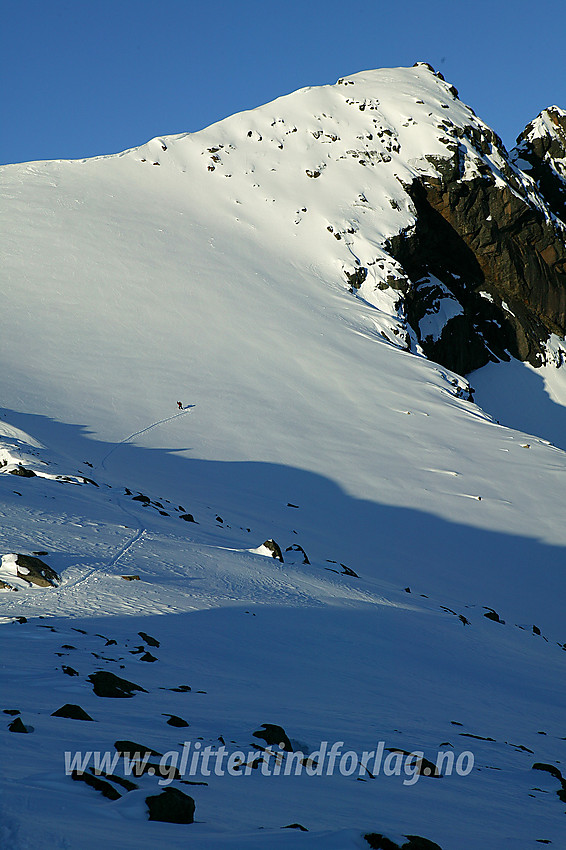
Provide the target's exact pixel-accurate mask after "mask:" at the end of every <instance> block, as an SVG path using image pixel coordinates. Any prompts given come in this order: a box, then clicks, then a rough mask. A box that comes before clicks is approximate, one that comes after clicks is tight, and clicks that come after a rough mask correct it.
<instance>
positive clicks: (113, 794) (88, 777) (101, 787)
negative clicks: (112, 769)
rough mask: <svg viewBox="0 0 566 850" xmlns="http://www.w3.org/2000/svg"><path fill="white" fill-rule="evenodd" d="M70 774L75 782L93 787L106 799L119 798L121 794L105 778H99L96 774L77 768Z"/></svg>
mask: <svg viewBox="0 0 566 850" xmlns="http://www.w3.org/2000/svg"><path fill="white" fill-rule="evenodd" d="M71 776H72V778H73V779H74V780H75V781H76V782H84V783H86V785H89V786H90V787H91V788H94V789H95V791H100V793H101V794H102V796H103V797H106V798H107V799H108V800H119V799H120V797H121V796H122V795H121V794H119V793H118V791H116V789H115V788H114V787H113V786H112V785H110V783H109V782H107V781H106V780H105V779H100V777H98V776H92V774H90V773H80V772H79V771H78V770H73V772H72V773H71Z"/></svg>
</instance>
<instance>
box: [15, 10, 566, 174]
mask: <svg viewBox="0 0 566 850" xmlns="http://www.w3.org/2000/svg"><path fill="white" fill-rule="evenodd" d="M0 33H1V36H0V84H1V94H0V121H1V124H0V163H8V162H22V161H27V160H37V159H67V158H82V157H87V156H95V155H97V154H106V153H115V152H118V151H121V150H124V149H126V148H129V147H135V146H137V145H140V144H142V143H143V142H145V141H147V140H148V139H150V138H153V137H154V136H158V135H168V134H173V133H181V132H185V131H192V130H198V129H201V128H202V127H205V126H207V125H208V124H211V123H213V122H215V121H218V120H220V119H221V118H224V117H225V116H227V115H230V114H232V113H234V112H239V111H240V110H242V109H249V108H253V107H254V106H258V105H259V104H261V103H266V102H267V101H270V100H273V99H274V98H276V97H278V96H280V95H282V94H287V93H288V92H291V91H294V90H295V89H297V88H301V87H303V86H308V85H319V84H324V83H334V82H336V80H337V79H338V78H339V77H341V76H345V75H347V74H351V73H355V72H356V71H361V70H367V69H369V68H382V67H394V66H399V65H412V64H413V63H414V62H415V61H417V60H425V61H428V62H430V63H431V64H432V65H433V66H434V67H435V68H436V69H437V70H440V71H442V73H443V74H444V76H445V77H446V79H447V80H449V81H450V82H451V83H453V84H454V85H455V86H456V87H457V88H458V89H459V91H460V97H461V98H462V100H464V101H465V102H466V103H468V104H470V106H472V107H473V108H474V110H475V111H476V112H477V113H478V115H480V116H481V117H482V118H483V119H484V120H485V121H487V123H488V124H491V126H492V127H494V129H495V130H496V131H497V132H498V133H499V135H500V136H502V138H503V141H504V142H505V144H506V145H507V146H508V147H509V146H512V145H513V143H514V140H515V137H516V136H517V134H518V133H519V132H520V131H521V130H522V129H523V127H524V125H525V124H526V123H527V122H528V121H529V120H531V119H532V118H534V117H535V115H537V114H538V112H540V110H541V109H543V108H544V107H545V106H549V105H551V104H553V103H556V104H557V105H559V106H562V107H566V60H565V58H564V56H565V53H566V47H565V45H566V2H565V0H538V2H533V0H514V2H513V3H510V2H508V0H493V2H486V0H475V2H469V3H466V2H458V0H422V1H421V0H390V2H382V0H365V2H352V0H326V1H325V2H322V0H311V2H309V0H304V2H298V0H285V2H275V3H272V2H270V0H263V2H259V0H241V2H237V0H234V2H227V1H226V0H218V2H214V3H204V2H195V0H169V2H157V0H155V2H148V0H135V2H134V0H111V1H110V0H97V2H90V0H89V2H87V0H67V1H66V2H64V0H18V2H16V0H10V2H8V0H0Z"/></svg>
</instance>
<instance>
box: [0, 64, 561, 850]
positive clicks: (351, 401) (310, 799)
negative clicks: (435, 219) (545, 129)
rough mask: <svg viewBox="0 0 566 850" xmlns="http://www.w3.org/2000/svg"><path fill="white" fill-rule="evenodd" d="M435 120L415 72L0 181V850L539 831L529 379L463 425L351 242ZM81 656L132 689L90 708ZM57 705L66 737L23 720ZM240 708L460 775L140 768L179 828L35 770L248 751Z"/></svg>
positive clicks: (543, 622)
mask: <svg viewBox="0 0 566 850" xmlns="http://www.w3.org/2000/svg"><path fill="white" fill-rule="evenodd" d="M446 119H450V121H451V122H453V124H454V125H458V126H461V125H463V124H466V123H471V124H473V125H474V126H484V125H482V124H481V121H480V119H478V118H476V117H475V116H474V115H473V113H472V112H471V110H469V108H468V107H466V106H465V105H463V104H462V103H461V102H460V101H458V100H456V99H455V98H454V96H453V95H452V94H451V92H450V90H449V87H448V84H446V83H444V82H442V81H441V80H440V79H439V78H438V77H436V76H435V75H434V74H433V73H431V72H430V71H429V70H428V69H427V68H426V67H425V66H423V65H420V66H418V67H416V68H412V69H393V70H385V71H372V72H366V73H362V74H356V75H353V76H352V77H349V78H344V80H343V81H341V82H339V83H338V84H337V85H335V86H325V87H321V88H313V89H303V90H301V91H299V92H296V93H294V94H292V95H289V96H287V97H285V98H281V99H279V100H277V101H275V102H273V103H271V104H267V105H265V106H262V107H260V108H259V109H257V110H253V111H250V112H246V113H242V114H239V115H235V116H233V117H231V118H228V119H226V120H225V121H222V122H220V123H219V124H216V125H214V126H212V127H210V128H208V129H206V130H203V131H201V132H199V133H194V134H186V135H181V136H174V137H163V138H159V139H154V140H152V141H151V142H148V143H147V144H146V145H143V146H142V147H140V148H136V149H133V150H130V151H126V152H124V153H123V154H120V155H118V156H112V157H99V158H96V159H93V160H85V161H80V162H79V161H76V162H41V163H29V164H25V165H18V166H15V165H14V166H6V167H4V168H2V169H0V189H1V192H2V197H3V198H4V199H5V200H4V202H3V203H2V205H1V207H0V215H1V227H2V232H3V239H2V243H1V245H0V252H1V254H2V261H1V268H2V275H3V281H4V282H5V283H4V284H3V331H2V346H3V369H2V372H1V375H0V389H1V396H0V397H1V399H2V403H3V405H4V407H3V408H2V410H1V412H0V429H1V430H0V441H1V447H0V448H1V451H2V452H3V453H4V454H3V455H2V458H3V459H5V460H6V461H7V463H6V466H5V467H4V468H3V470H2V471H3V472H5V473H6V474H2V475H0V512H1V518H2V527H1V529H0V551H1V552H6V553H24V554H33V553H34V552H36V553H37V552H42V553H44V554H41V556H40V557H42V558H43V559H44V560H45V561H46V563H48V564H49V566H50V567H52V568H53V569H54V570H56V571H57V573H58V574H59V575H60V576H61V582H60V584H59V586H58V587H56V588H34V589H29V588H27V589H26V588H24V587H22V588H20V589H18V590H17V591H16V592H13V591H6V592H3V593H2V594H1V598H0V604H1V613H2V617H3V622H2V623H1V624H0V639H1V640H2V656H1V657H2V668H3V669H2V674H1V675H2V686H1V688H2V690H1V693H2V703H3V704H2V706H0V709H2V710H3V711H18V712H20V715H17V716H19V717H20V718H21V721H22V722H23V723H24V725H25V726H26V727H27V728H28V730H29V731H30V734H21V733H20V734H16V733H14V732H12V731H10V730H9V728H8V726H9V724H11V723H12V722H13V720H14V718H15V717H16V715H14V714H12V715H10V714H0V717H4V722H3V723H1V724H0V739H1V743H2V747H3V748H4V751H5V753H6V758H5V760H4V765H5V767H4V768H3V771H2V776H1V779H0V783H1V785H2V790H1V796H0V808H1V809H2V819H1V820H0V842H3V844H2V846H5V847H7V848H10V850H12V848H13V850H23V849H24V848H30V847H34V848H35V847H42V848H46V850H50V848H54V850H59V848H71V850H74V848H84V850H90V849H91V848H93V850H94V848H99V847H100V845H101V844H102V843H104V844H105V845H106V846H107V847H109V848H129V847H132V848H133V847H136V848H140V847H142V848H143V847H153V846H155V845H156V844H158V845H159V844H161V845H163V846H167V847H171V848H181V847H186V846H187V845H188V844H190V846H192V847H198V848H210V850H217V848H248V847H249V848H260V847H261V848H272V847H273V848H285V850H286V848H290V847H295V846H298V845H299V844H301V846H304V847H306V848H339V849H340V850H347V848H363V847H367V846H369V845H368V844H367V843H366V842H365V840H364V838H363V836H364V834H365V833H369V832H377V833H383V834H384V835H387V836H388V837H389V838H390V839H391V840H395V841H397V842H398V843H399V844H402V843H403V841H405V840H406V839H405V838H404V837H403V836H406V835H421V836H424V837H426V838H428V839H430V840H431V841H434V842H436V843H437V844H438V845H439V846H440V847H441V848H442V850H472V848H474V850H475V848H478V847H489V848H490V850H491V848H493V850H499V849H500V848H501V850H506V848H509V850H510V849H511V848H513V850H523V848H531V847H534V846H538V845H537V844H536V842H537V841H538V840H545V841H552V842H553V844H554V846H560V843H561V841H563V835H564V825H565V821H564V811H563V809H564V806H563V804H561V802H560V800H559V799H558V796H557V795H556V793H555V792H556V791H557V790H558V789H559V783H558V781H557V780H556V778H554V777H552V776H551V775H550V774H549V773H547V772H543V771H533V770H532V765H533V764H534V763H536V762H544V763H549V764H552V765H555V766H560V765H564V762H565V760H566V742H565V740H564V734H565V732H564V697H565V688H564V664H565V662H566V654H565V652H564V645H565V641H566V627H565V625H564V613H563V600H564V598H565V593H566V571H565V569H564V564H565V555H566V526H565V524H564V494H565V483H566V452H565V451H564V449H566V445H565V444H564V442H562V443H560V441H559V439H555V436H556V435H557V434H558V433H559V428H558V425H559V423H560V422H564V416H563V414H564V410H565V409H566V408H565V407H564V405H565V403H566V393H565V391H564V381H563V371H564V367H563V366H555V365H553V366H548V367H546V368H547V371H545V372H544V373H543V372H541V370H536V371H534V370H530V371H527V367H524V366H523V364H516V363H511V364H508V365H507V366H505V365H503V364H502V365H500V366H493V367H488V370H487V371H485V372H484V371H483V370H482V372H480V373H476V374H475V375H474V376H473V377H472V383H473V384H474V386H476V389H477V390H478V396H477V398H478V401H479V403H480V404H482V403H483V404H484V409H482V408H481V407H480V406H478V405H477V404H474V403H472V402H469V401H466V400H464V399H463V398H462V397H461V395H462V393H461V390H462V389H463V388H465V387H466V381H465V379H464V378H462V377H461V376H458V375H455V374H453V373H451V372H449V371H448V370H446V369H444V368H443V367H440V366H438V365H437V364H435V363H432V362H430V361H428V360H426V359H425V358H424V357H422V356H421V355H420V354H419V353H418V350H417V348H416V345H415V342H414V339H411V335H410V333H409V331H408V329H407V327H406V325H405V324H404V320H403V316H402V315H401V314H400V311H399V309H398V306H397V294H396V290H395V289H393V288H391V287H389V286H388V278H390V279H391V278H395V277H396V276H399V273H400V272H399V269H396V268H395V266H394V264H392V262H391V260H390V258H389V257H388V256H387V254H386V252H385V251H384V247H383V245H384V240H385V239H386V238H387V237H389V236H391V235H394V234H395V233H397V232H398V231H399V230H400V229H403V228H410V227H411V226H412V225H413V224H414V211H413V209H412V208H411V204H410V201H409V199H408V196H407V195H406V194H405V192H404V190H403V189H402V185H401V184H402V183H408V182H410V180H411V178H412V175H414V174H416V173H418V172H420V171H422V170H431V169H432V168H433V166H432V165H431V164H430V162H429V161H427V160H425V159H424V156H425V155H430V156H440V155H446V146H445V144H444V143H443V142H441V141H439V136H441V135H442V132H443V131H441V129H440V125H442V126H443V127H446ZM462 143H463V144H465V143H466V140H465V139H463V140H462ZM476 155H477V154H475V153H474V156H476ZM470 156H472V153H471V152H470ZM362 162H363V163H364V164H361V163H362ZM156 163H159V165H156ZM493 167H494V168H496V167H498V164H497V163H496V162H494V164H493ZM309 174H310V176H309ZM521 179H523V178H521ZM524 181H525V186H527V187H529V185H530V184H529V180H528V178H526V177H525V178H524ZM337 235H338V236H340V239H337V238H336V236H337ZM359 265H360V266H363V267H367V268H368V269H369V274H368V277H367V279H366V280H365V281H364V282H363V284H362V286H361V288H360V289H359V290H358V291H357V293H356V294H354V293H352V292H350V291H349V287H348V281H347V278H346V272H352V271H354V270H355V269H356V268H357V267H358V266H359ZM389 282H390V281H389ZM552 344H553V345H554V348H553V351H554V352H555V353H556V358H559V355H558V353H557V352H559V350H560V346H561V345H562V343H561V341H560V340H554V341H553V343H552ZM556 362H558V359H557V360H556ZM552 369H553V370H554V371H551V370H552ZM513 370H514V371H513ZM520 370H521V374H524V375H526V376H527V379H528V380H527V382H526V384H525V385H521V390H520V391H521V393H524V395H525V404H524V405H522V406H521V407H522V408H528V406H529V403H528V399H531V398H537V399H538V397H539V395H540V390H541V386H542V384H541V382H542V381H543V380H544V381H546V383H545V387H546V388H547V390H545V398H546V399H547V408H546V409H548V410H549V409H552V410H553V411H555V413H554V418H552V417H551V416H542V417H539V418H538V419H537V420H536V421H534V420H529V422H531V424H532V427H531V425H528V427H525V422H526V420H523V419H521V415H520V414H521V410H519V409H518V408H519V406H518V405H514V406H511V405H510V404H509V403H505V399H504V398H503V394H502V392H500V391H499V390H497V391H491V394H490V395H489V398H488V390H489V388H490V387H492V386H494V385H495V384H494V383H493V382H492V381H491V378H490V377H489V376H490V375H491V374H493V375H497V380H499V379H500V378H502V379H503V376H504V375H506V374H507V373H510V372H511V371H513V374H519V371H520ZM484 376H487V377H485V380H484ZM476 378H478V380H477V381H476ZM529 382H530V383H529ZM535 383H536V385H537V389H536V390H533V385H534V384H535ZM480 384H481V386H480ZM527 384H528V386H527ZM527 393H528V398H527ZM537 393H538V394H537ZM484 397H485V399H486V401H485V402H482V398H484ZM177 401H181V404H182V406H183V409H182V410H179V409H178V407H177ZM498 401H501V409H496V407H495V405H496V402H498ZM503 414H505V417H507V419H505V418H504V416H503ZM497 419H499V420H500V422H501V424H499V423H498V421H497ZM17 466H23V467H26V468H29V469H32V470H33V471H35V472H36V476H35V477H29V478H23V477H17V476H14V475H10V474H9V472H10V470H11V469H13V468H15V467H17ZM41 473H43V474H41ZM192 519H194V520H195V521H194V522H193V521H191V520H192ZM268 539H274V540H275V541H277V543H278V544H279V545H280V547H281V549H282V551H283V555H284V563H281V562H279V561H278V560H275V559H273V558H271V557H270V558H267V557H263V556H262V554H267V551H266V552H263V545H262V544H263V541H266V540H268ZM298 545H300V546H301V547H302V548H303V550H304V552H306V554H307V555H308V560H309V562H310V563H308V564H307V563H303V557H302V553H301V552H299V551H298V550H292V549H291V547H293V546H298ZM9 564H10V559H8V560H7V561H6V569H8V570H9ZM123 576H127V577H129V578H130V580H125V579H124V578H123ZM490 612H495V615H493V614H492V615H491V616H495V617H498V618H499V620H500V622H496V621H494V620H493V619H488V618H486V617H485V614H486V613H488V614H489V613H490ZM18 618H26V620H27V621H26V622H23V621H22V622H20V621H19V620H18ZM502 621H504V622H502ZM141 632H143V635H142V634H140V633H141ZM148 636H151V637H152V638H155V639H156V641H158V642H159V646H158V647H156V646H154V644H153V643H152V642H151V641H148V640H147V637H148ZM114 641H115V643H114ZM140 647H143V648H141V649H140ZM145 653H149V654H150V656H153V658H154V659H155V660H153V661H152V660H151V659H147V658H145V657H144V654H145ZM65 667H66V668H67V671H65V669H64V668H65ZM70 669H72V671H73V672H69V670H70ZM96 671H109V672H112V673H114V674H115V675H118V676H120V677H122V678H125V679H127V680H129V681H130V682H133V683H136V684H138V685H140V686H141V687H143V688H144V689H145V690H144V691H141V692H136V693H135V695H134V696H132V697H131V698H130V699H128V700H127V701H126V699H112V698H104V697H99V696H97V695H96V694H95V693H94V692H93V687H92V684H91V682H90V681H89V680H88V678H87V677H88V676H89V675H90V674H93V673H94V672H96ZM181 684H187V685H189V686H190V687H191V689H192V690H190V691H179V690H177V691H173V690H171V689H172V688H178V686H179V685H181ZM67 703H70V704H78V705H80V706H81V707H82V708H83V709H84V710H85V711H86V712H87V713H88V714H89V715H90V716H91V717H92V718H93V720H94V721H95V722H94V723H88V722H84V721H82V722H81V721H78V720H72V719H69V718H65V717H54V716H52V713H53V712H54V711H56V710H57V709H59V708H60V707H61V706H63V705H65V704H67ZM170 715H175V716H180V717H182V718H183V719H185V720H186V721H187V722H188V724H189V726H188V727H185V728H176V727H172V726H170V725H168V724H167V722H166V721H167V717H168V716H170ZM262 724H277V725H280V726H282V727H283V728H284V729H285V731H286V733H287V735H288V736H289V737H290V739H291V742H292V745H293V747H294V748H295V749H299V750H302V751H303V752H304V753H307V754H308V753H310V752H313V751H315V750H317V749H318V748H319V747H320V743H321V742H322V741H327V742H330V743H332V742H344V743H343V747H342V750H343V752H346V751H348V750H350V751H353V752H355V753H359V754H361V753H363V752H364V751H366V752H368V751H371V750H375V748H376V745H377V744H378V742H379V741H383V742H384V745H385V747H386V748H392V749H395V748H397V749H400V750H403V751H406V752H411V751H415V750H419V751H421V750H422V751H423V752H424V753H425V755H426V757H427V758H428V759H430V760H432V761H434V760H435V758H436V754H437V752H438V751H439V750H450V749H452V750H453V751H454V752H455V754H456V755H458V754H460V753H462V752H463V751H470V752H471V753H472V754H473V761H474V766H473V770H472V771H471V772H470V773H469V774H468V775H467V776H458V775H455V774H454V775H451V776H448V775H446V776H443V777H442V778H434V777H426V776H422V777H420V778H419V780H418V782H416V783H415V784H414V785H410V786H409V785H406V784H404V783H403V776H387V775H385V774H384V773H383V771H380V772H379V773H376V774H375V776H374V778H371V777H370V776H369V775H368V774H367V772H366V773H363V775H361V776H359V775H358V774H357V773H356V774H354V775H351V776H345V775H342V774H340V773H339V771H335V772H334V774H333V775H331V776H326V775H325V776H314V777H309V776H306V775H305V774H304V772H303V774H302V775H301V776H279V777H277V776H265V775H263V774H262V773H261V772H260V770H251V771H250V775H249V776H245V775H244V776H238V777H235V776H229V775H224V776H219V775H215V774H214V773H213V774H212V775H211V776H210V777H206V779H205V778H204V777H203V776H201V775H197V776H188V777H187V778H188V779H189V780H191V781H196V780H198V781H206V782H207V783H208V784H207V785H195V786H191V785H183V784H181V782H180V781H179V780H175V781H174V782H173V783H172V787H175V788H177V789H179V790H182V791H183V792H184V793H186V794H190V795H191V796H192V797H193V798H194V800H195V803H196V812H195V823H193V824H171V823H162V822H158V821H148V819H147V809H146V803H145V798H146V797H147V796H148V795H151V794H156V793H159V791H160V790H162V789H161V788H160V786H159V784H158V781H157V777H155V776H154V777H151V776H147V775H146V776H143V777H141V778H140V779H136V780H135V781H136V784H137V785H138V786H139V787H138V788H137V789H136V790H132V791H129V792H126V791H125V790H124V789H123V788H122V787H121V786H116V788H117V789H118V791H119V792H120V793H121V794H122V796H121V798H120V799H118V800H114V801H111V800H109V799H106V798H104V797H103V796H102V795H101V794H100V793H99V792H97V791H95V790H94V789H92V788H89V787H87V786H86V785H84V784H83V783H81V782H74V781H73V780H72V778H71V777H70V776H67V775H65V761H64V758H65V756H64V754H65V752H66V751H68V752H71V753H76V752H79V751H80V752H81V753H86V752H90V751H97V752H99V751H100V752H105V751H111V752H115V750H114V742H115V741H116V740H122V739H128V740H132V741H135V742H140V743H141V744H143V745H144V746H149V747H152V748H154V749H155V750H157V751H158V752H160V753H165V752H168V751H171V750H180V749H181V747H182V743H183V742H184V741H190V742H192V743H194V742H196V741H199V742H201V743H202V746H203V747H204V746H206V745H209V746H212V747H218V746H220V739H222V740H223V741H225V742H226V744H227V746H228V749H229V750H230V751H234V750H242V751H245V752H246V753H247V752H248V751H249V750H257V749H258V748H259V745H261V744H263V743H264V742H263V741H262V740H261V739H258V738H257V737H254V732H255V731H257V730H259V729H260V727H261V726H262ZM562 769H563V768H562ZM116 772H117V773H118V774H121V773H122V767H119V768H118V769H117V771H116ZM405 778H406V777H405ZM296 823H300V824H302V825H303V826H304V827H305V828H307V829H308V830H309V831H308V832H302V831H298V830H296V829H282V827H285V826H288V825H291V824H296Z"/></svg>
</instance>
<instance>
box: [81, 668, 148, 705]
mask: <svg viewBox="0 0 566 850" xmlns="http://www.w3.org/2000/svg"><path fill="white" fill-rule="evenodd" d="M87 678H88V680H89V682H92V687H93V689H94V693H95V694H96V696H97V697H112V698H122V699H124V698H127V697H133V696H134V691H143V693H144V694H147V691H146V689H145V688H142V687H141V685H136V684H135V683H134V682H128V680H127V679H121V678H120V676H116V675H115V674H114V673H109V672H108V671H106V670H102V671H100V672H99V673H91V674H90V676H87Z"/></svg>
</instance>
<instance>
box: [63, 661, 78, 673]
mask: <svg viewBox="0 0 566 850" xmlns="http://www.w3.org/2000/svg"><path fill="white" fill-rule="evenodd" d="M61 670H62V671H63V673H66V674H67V676H78V675H79V674H78V672H77V671H76V670H75V669H74V668H73V667H69V666H68V665H67V664H63V666H62V667H61Z"/></svg>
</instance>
